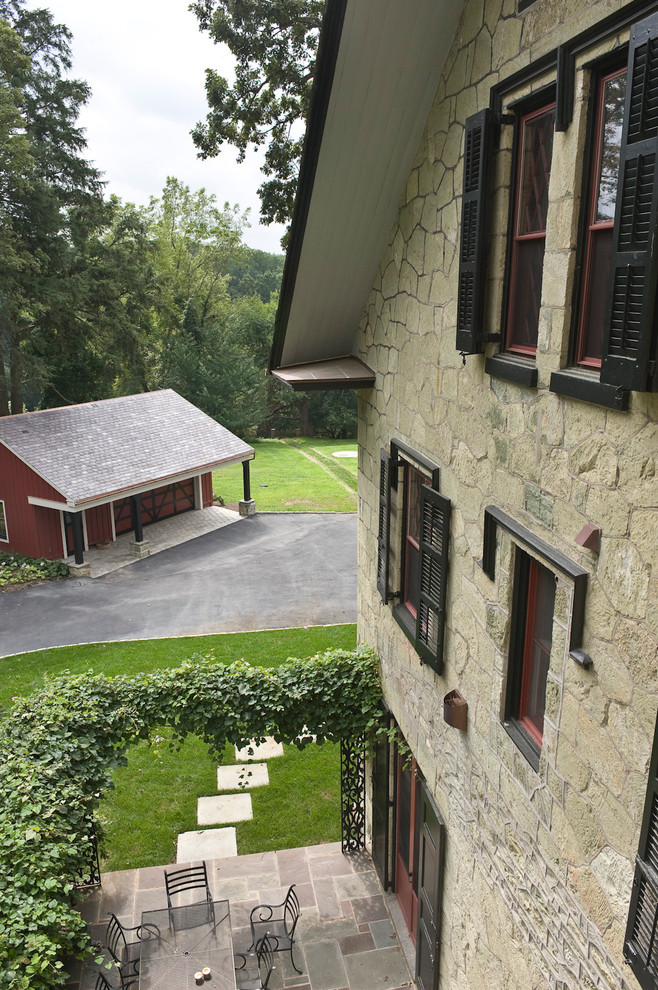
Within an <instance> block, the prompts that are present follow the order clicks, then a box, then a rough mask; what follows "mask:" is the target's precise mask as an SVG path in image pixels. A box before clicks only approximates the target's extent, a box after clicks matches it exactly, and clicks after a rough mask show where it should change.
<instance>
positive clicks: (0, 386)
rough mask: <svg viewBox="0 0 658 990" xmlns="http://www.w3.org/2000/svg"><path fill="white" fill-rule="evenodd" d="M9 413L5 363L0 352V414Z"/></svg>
mask: <svg viewBox="0 0 658 990" xmlns="http://www.w3.org/2000/svg"><path fill="white" fill-rule="evenodd" d="M8 415H9V392H8V390H7V375H6V374H5V365H4V361H3V360H2V354H0V416H8Z"/></svg>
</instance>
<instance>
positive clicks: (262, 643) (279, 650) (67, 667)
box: [0, 625, 356, 712]
mask: <svg viewBox="0 0 658 990" xmlns="http://www.w3.org/2000/svg"><path fill="white" fill-rule="evenodd" d="M355 645H356V627H355V626H354V625H342V626H310V627H308V628H301V629H272V630H268V631H266V632H255V633H224V634H223V635H219V636H182V637H180V638H176V639H143V640H132V641H130V642H125V643H91V644H86V645H84V646H61V647H57V648H56V649H52V650H38V651H36V652H35V653H18V654H16V655H15V656H12V657H4V658H2V659H0V712H1V711H2V709H3V708H5V709H6V708H8V707H9V706H10V705H11V699H12V698H14V697H18V696H22V695H26V694H31V693H32V692H33V691H38V690H39V688H41V687H43V684H44V676H49V677H56V676H57V675H59V674H62V673H64V672H66V671H70V673H72V674H82V673H85V672H86V671H88V670H92V671H94V672H95V673H99V674H101V673H102V674H108V675H110V676H114V675H117V674H127V675H130V674H136V673H139V672H145V673H148V672H149V671H151V670H162V669H166V668H167V667H178V666H179V665H180V664H181V663H182V662H183V661H184V660H189V659H190V657H191V656H193V655H194V654H195V653H201V654H202V655H203V656H205V655H206V654H207V653H210V651H211V650H212V651H214V654H215V658H216V659H217V661H218V662H219V663H231V662H232V661H233V660H240V659H242V658H244V659H245V660H248V661H249V663H251V664H253V665H254V666H256V667H275V666H277V665H278V664H279V663H281V662H282V661H283V660H287V659H288V657H306V656H312V655H313V654H314V653H319V652H321V651H322V650H331V649H334V648H341V649H347V650H351V649H354V646H355Z"/></svg>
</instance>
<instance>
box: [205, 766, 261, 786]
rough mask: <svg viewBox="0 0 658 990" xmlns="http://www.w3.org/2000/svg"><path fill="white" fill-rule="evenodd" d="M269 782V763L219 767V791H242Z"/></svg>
mask: <svg viewBox="0 0 658 990" xmlns="http://www.w3.org/2000/svg"><path fill="white" fill-rule="evenodd" d="M269 782H270V778H269V774H268V772H267V763H243V764H242V765H239V764H238V766H228V767H217V790H218V791H242V790H244V789H245V788H248V787H263V786H264V785H265V784H269Z"/></svg>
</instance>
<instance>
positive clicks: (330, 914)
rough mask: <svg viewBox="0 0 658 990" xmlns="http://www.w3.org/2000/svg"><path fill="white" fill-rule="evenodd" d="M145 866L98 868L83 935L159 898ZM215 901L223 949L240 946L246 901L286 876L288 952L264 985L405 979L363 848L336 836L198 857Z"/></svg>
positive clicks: (263, 897) (310, 989) (356, 987)
mask: <svg viewBox="0 0 658 990" xmlns="http://www.w3.org/2000/svg"><path fill="white" fill-rule="evenodd" d="M165 868H166V867H149V868H147V869H143V870H127V871H125V872H122V873H108V874H104V876H103V885H102V887H100V888H98V889H96V890H93V891H91V892H90V893H89V894H88V895H87V897H86V899H85V901H84V902H83V903H82V904H81V906H80V911H81V914H82V916H83V918H84V919H85V921H87V923H88V924H89V926H90V930H91V933H92V937H96V938H100V939H102V935H103V932H104V927H105V924H104V919H105V918H106V917H107V913H108V911H114V912H116V914H117V915H118V916H119V918H120V919H121V921H122V922H123V923H124V924H126V925H138V924H139V923H140V919H141V913H142V911H144V910H148V909H153V908H160V907H163V906H164V905H165V904H166V898H165V891H164V881H163V869H165ZM208 873H209V878H210V884H211V890H212V893H213V896H214V898H215V899H220V898H228V900H229V901H230V906H231V926H232V931H233V947H234V950H235V951H236V952H240V951H246V949H247V948H248V946H249V944H250V941H251V937H250V931H249V913H250V911H251V909H252V908H253V907H255V906H256V904H259V903H277V902H280V901H282V900H283V899H284V897H285V894H286V891H287V889H288V887H289V885H290V884H291V883H294V884H295V885H296V887H295V889H296V892H297V895H298V897H299V901H300V905H301V909H302V914H301V918H300V920H299V923H298V927H297V932H298V938H297V940H296V942H295V949H294V955H295V962H296V963H297V966H298V968H299V969H301V970H302V974H301V975H299V974H298V973H296V972H295V970H294V969H293V967H292V965H291V962H290V956H289V955H288V954H286V953H277V955H276V957H275V962H276V968H275V970H274V973H273V974H272V979H271V980H270V990H284V988H294V990H402V988H408V987H414V986H415V984H414V982H413V979H412V977H411V974H410V972H409V968H408V965H407V961H406V958H405V954H404V952H403V951H402V947H401V944H400V939H399V937H398V932H397V930H396V926H395V923H394V921H393V919H392V917H391V914H390V912H389V904H390V898H389V897H388V895H384V894H383V893H382V890H381V887H380V885H379V881H378V879H377V874H376V873H375V870H374V867H373V864H372V860H371V859H370V857H369V856H368V854H367V853H357V854H354V855H350V856H346V855H344V854H343V853H342V852H341V848H340V843H338V842H336V843H327V844H324V845H320V846H308V847H305V848H300V849H283V850H280V851H278V852H266V853H254V854H252V855H249V856H233V857H228V858H225V859H219V860H212V861H208ZM96 972H97V970H96V968H95V967H91V966H90V967H86V968H85V969H83V970H82V971H78V972H77V973H72V976H71V980H70V982H69V984H68V986H69V990H93V987H94V983H95V978H96Z"/></svg>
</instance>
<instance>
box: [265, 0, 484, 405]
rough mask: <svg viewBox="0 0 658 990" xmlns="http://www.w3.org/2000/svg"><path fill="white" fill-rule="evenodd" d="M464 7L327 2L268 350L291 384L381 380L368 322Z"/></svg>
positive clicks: (429, 0)
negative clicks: (363, 357)
mask: <svg viewBox="0 0 658 990" xmlns="http://www.w3.org/2000/svg"><path fill="white" fill-rule="evenodd" d="M463 9H464V0H414V3H413V4H408V3H401V2H400V0H327V3H326V7H325V15H324V20H323V24H322V30H321V32H320V41H319V48H318V58H317V62H316V76H315V81H314V88H313V97H312V102H311V110H310V114H309V121H308V127H307V131H306V138H305V142H304V152H303V155H302V162H301V167H300V174H299V186H298V190H297V198H296V200H295V210H294V214H293V221H292V226H291V230H290V241H289V247H288V251H287V254H286V263H285V268H284V273H283V281H282V285H281V294H280V296H279V307H278V310H277V316H276V325H275V336H274V343H273V346H272V353H271V357H270V371H271V372H272V373H273V374H275V375H276V376H277V377H279V378H281V379H282V380H283V381H285V382H286V384H288V385H290V387H291V388H296V389H307V388H318V387H323V388H350V387H351V388H363V387H364V386H368V385H372V384H373V381H374V374H373V372H372V371H371V370H370V369H369V368H367V367H366V366H365V365H364V364H363V363H362V362H360V361H359V360H358V359H357V357H356V355H357V353H358V343H357V338H358V328H359V323H360V321H361V317H362V314H363V309H364V306H365V303H366V300H367V298H368V293H369V292H370V289H371V287H372V284H373V282H374V279H375V276H376V273H377V267H378V265H379V263H380V261H381V258H382V255H383V254H384V251H385V250H386V245H387V243H388V239H389V236H390V233H391V228H392V225H393V221H394V220H395V216H396V213H397V210H398V207H399V203H400V197H401V195H402V193H403V192H404V190H405V186H406V183H407V181H408V177H409V172H410V169H411V167H412V165H413V162H414V158H415V156H416V152H417V149H418V145H419V143H420V140H421V137H422V134H423V128H424V126H425V122H426V120H427V115H428V113H429V110H430V107H431V105H432V100H433V98H434V95H435V92H436V89H437V86H438V83H439V80H440V77H441V72H442V69H443V65H444V62H445V59H446V56H447V54H448V51H449V49H450V45H451V44H452V40H453V36H454V34H455V31H456V29H457V26H458V24H459V19H460V17H461V15H462V11H463ZM316 364H318V365H319V368H318V369H316V368H315V367H314V366H315V365H316Z"/></svg>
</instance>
